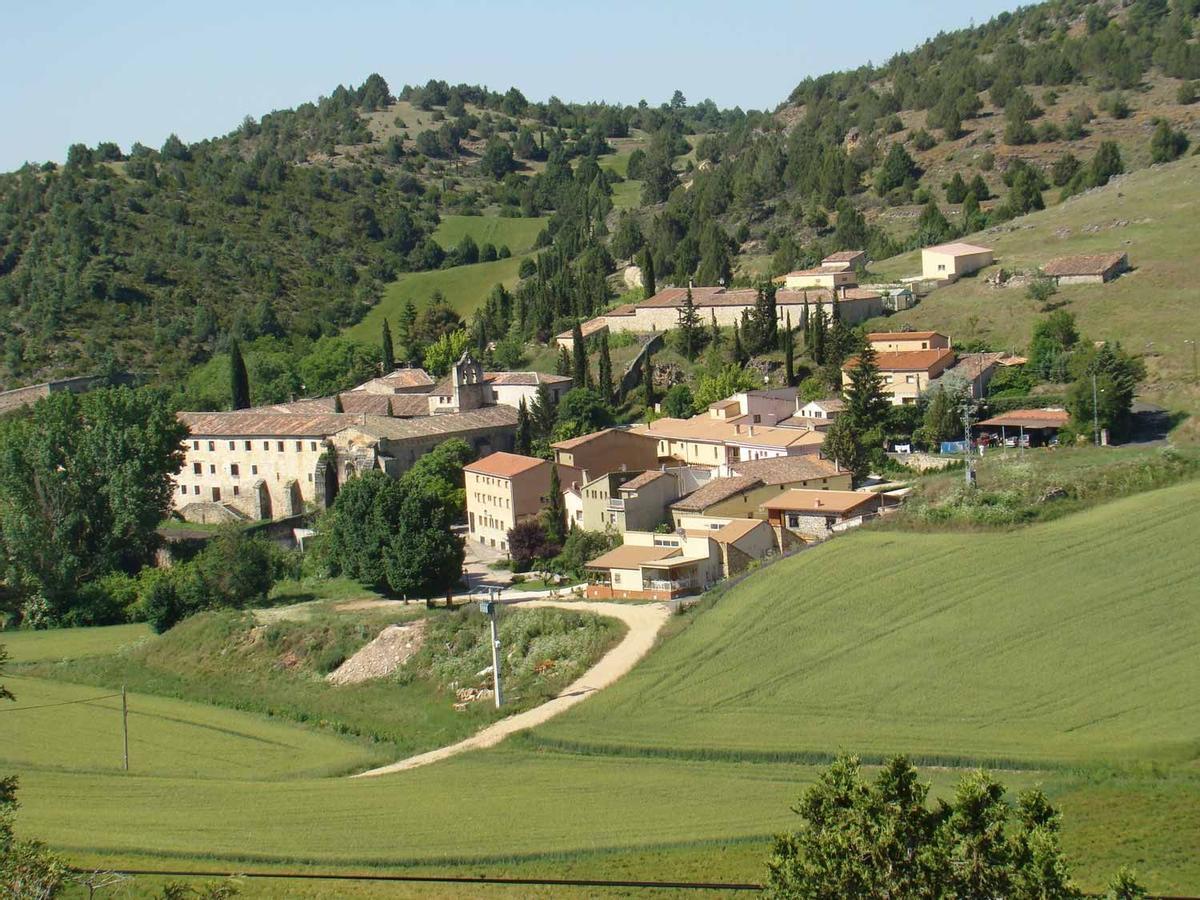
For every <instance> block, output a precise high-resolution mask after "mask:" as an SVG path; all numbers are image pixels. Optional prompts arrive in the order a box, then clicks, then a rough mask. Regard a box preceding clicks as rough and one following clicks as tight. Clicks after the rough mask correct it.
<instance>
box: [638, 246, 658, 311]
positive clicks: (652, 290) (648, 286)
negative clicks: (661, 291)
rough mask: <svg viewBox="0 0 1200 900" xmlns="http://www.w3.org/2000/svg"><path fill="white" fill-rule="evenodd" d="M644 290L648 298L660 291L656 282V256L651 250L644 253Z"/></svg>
mask: <svg viewBox="0 0 1200 900" xmlns="http://www.w3.org/2000/svg"><path fill="white" fill-rule="evenodd" d="M642 291H643V292H644V293H645V295H646V299H647V300H649V299H650V298H651V297H653V296H654V295H655V294H656V293H657V292H658V289H657V287H656V286H655V284H654V257H653V256H652V255H651V254H650V251H649V250H646V251H644V252H643V253H642Z"/></svg>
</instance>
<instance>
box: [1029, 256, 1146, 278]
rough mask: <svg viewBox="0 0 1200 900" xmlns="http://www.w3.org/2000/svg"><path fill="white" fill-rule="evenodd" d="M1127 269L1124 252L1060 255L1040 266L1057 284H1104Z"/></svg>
mask: <svg viewBox="0 0 1200 900" xmlns="http://www.w3.org/2000/svg"><path fill="white" fill-rule="evenodd" d="M1128 269H1129V257H1128V256H1126V255H1125V254H1124V253H1099V254H1095V255H1092V256H1060V257H1058V258H1057V259H1052V260H1050V262H1048V263H1046V265H1045V266H1044V267H1043V268H1042V272H1043V273H1044V274H1045V275H1046V277H1048V278H1053V279H1054V280H1055V281H1056V282H1057V283H1058V284H1104V283H1105V282H1107V281H1112V280H1113V279H1114V278H1116V277H1117V276H1118V275H1120V274H1121V273H1122V272H1125V271H1127V270H1128Z"/></svg>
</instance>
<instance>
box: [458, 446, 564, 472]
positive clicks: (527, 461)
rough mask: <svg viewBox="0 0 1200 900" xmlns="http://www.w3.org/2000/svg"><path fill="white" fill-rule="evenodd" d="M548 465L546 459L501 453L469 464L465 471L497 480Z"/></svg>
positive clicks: (464, 468)
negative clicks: (489, 476)
mask: <svg viewBox="0 0 1200 900" xmlns="http://www.w3.org/2000/svg"><path fill="white" fill-rule="evenodd" d="M548 465H550V463H548V462H546V460H544V459H537V458H536V457H533V456H521V455H519V454H517V453H505V452H503V451H500V452H498V453H492V454H490V455H488V456H485V457H484V458H483V459H477V460H475V462H473V463H467V464H466V465H465V466H463V471H464V472H475V473H476V474H478V475H493V476H495V477H497V478H512V477H513V476H514V475H520V474H521V473H522V472H528V471H529V470H530V469H536V468H538V467H539V466H548Z"/></svg>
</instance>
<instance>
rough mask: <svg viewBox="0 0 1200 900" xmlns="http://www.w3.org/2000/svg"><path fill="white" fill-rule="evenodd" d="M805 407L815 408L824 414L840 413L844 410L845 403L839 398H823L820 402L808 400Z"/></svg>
mask: <svg viewBox="0 0 1200 900" xmlns="http://www.w3.org/2000/svg"><path fill="white" fill-rule="evenodd" d="M804 405H805V406H816V407H818V408H820V409H823V410H825V412H841V411H842V410H843V409H845V408H846V401H845V400H843V399H842V398H841V397H823V398H821V399H820V400H810V401H808V403H805V404H804Z"/></svg>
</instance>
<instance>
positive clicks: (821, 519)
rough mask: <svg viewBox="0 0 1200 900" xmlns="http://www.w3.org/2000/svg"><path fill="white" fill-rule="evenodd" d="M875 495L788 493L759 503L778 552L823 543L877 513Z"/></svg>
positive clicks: (808, 491) (860, 493) (877, 501)
mask: <svg viewBox="0 0 1200 900" xmlns="http://www.w3.org/2000/svg"><path fill="white" fill-rule="evenodd" d="M880 502H881V501H880V497H879V495H878V494H874V493H869V492H863V491H811V490H792V491H787V492H786V493H783V494H780V495H779V496H777V497H773V498H772V499H770V500H768V501H766V502H765V503H764V504H763V507H762V508H763V511H764V512H765V513H766V516H767V521H768V522H770V523H771V527H772V528H773V529H774V531H775V537H776V540H777V541H778V542H779V546H780V548H781V549H782V550H785V551H786V550H788V549H790V548H791V547H793V546H795V545H796V544H798V543H807V542H811V541H819V540H824V539H825V538H827V537H830V536H831V535H832V534H834V533H836V532H837V531H841V530H844V529H846V528H852V527H854V526H856V525H860V524H862V522H863V521H864V518H869V517H870V516H872V515H874V514H877V513H878V511H879V508H880Z"/></svg>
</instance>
